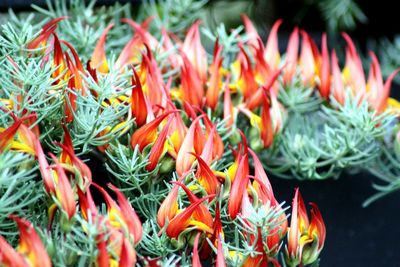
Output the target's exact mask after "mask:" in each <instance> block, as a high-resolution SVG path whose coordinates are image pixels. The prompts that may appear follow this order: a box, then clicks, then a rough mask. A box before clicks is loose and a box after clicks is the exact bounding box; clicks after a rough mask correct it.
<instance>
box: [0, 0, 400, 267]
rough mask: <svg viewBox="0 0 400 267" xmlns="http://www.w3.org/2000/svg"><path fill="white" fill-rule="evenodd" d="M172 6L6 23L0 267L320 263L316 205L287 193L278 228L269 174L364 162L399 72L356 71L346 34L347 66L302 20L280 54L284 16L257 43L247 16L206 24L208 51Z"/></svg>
mask: <svg viewBox="0 0 400 267" xmlns="http://www.w3.org/2000/svg"><path fill="white" fill-rule="evenodd" d="M167 2H168V1H166V2H163V3H164V5H165V6H163V8H164V9H163V11H165V12H166V14H160V13H159V12H157V11H154V12H155V13H154V14H152V15H153V16H149V17H147V18H144V19H143V20H142V22H140V23H139V22H138V21H139V20H133V19H132V16H131V15H130V12H129V6H122V7H121V6H118V5H117V6H114V7H110V8H109V9H108V10H104V9H103V10H102V9H100V10H97V9H94V8H93V5H92V4H91V5H89V6H85V5H83V3H82V2H81V1H72V3H71V4H70V7H69V8H67V7H66V2H64V1H56V5H55V6H53V5H52V4H51V2H49V9H48V10H44V9H42V8H39V7H36V9H38V11H39V12H41V13H42V14H44V15H46V16H47V17H48V19H47V20H46V22H45V23H44V24H43V23H39V24H36V23H35V22H34V19H33V18H32V17H30V18H28V19H26V20H25V21H21V20H19V19H18V18H17V17H16V16H14V15H13V14H11V15H10V19H11V22H9V23H7V24H4V25H2V33H1V35H0V41H1V43H0V44H1V46H0V62H1V63H2V66H3V68H2V69H1V70H0V77H1V78H0V192H1V194H0V210H1V211H2V212H0V234H1V236H0V263H1V265H2V266H3V265H4V266H52V265H54V266H77V265H79V266H134V265H135V264H136V265H139V266H172V265H179V266H186V265H187V266H201V265H202V264H206V263H212V264H215V265H216V266H304V265H317V264H318V259H319V255H320V253H321V251H322V249H323V246H324V242H325V238H326V228H325V224H324V221H323V218H322V215H321V213H320V211H319V209H318V207H317V205H316V204H314V203H310V205H311V211H310V213H311V219H309V217H308V214H307V209H306V206H305V204H304V202H303V199H302V196H301V194H300V192H299V189H296V190H295V194H294V198H293V202H292V209H291V212H290V214H291V215H290V220H289V218H288V214H289V212H288V209H289V207H287V206H286V205H285V203H279V202H278V201H277V199H276V197H275V193H274V191H273V189H272V186H271V183H270V181H269V178H268V176H267V173H269V174H273V175H277V176H283V177H296V178H299V179H326V178H328V177H337V176H338V175H339V174H340V172H341V171H343V170H345V169H348V168H350V167H351V168H363V169H368V168H373V162H377V161H376V159H378V158H381V157H382V155H381V154H382V152H381V148H382V146H384V145H385V144H386V143H385V141H384V140H385V137H386V136H390V135H392V134H395V133H394V132H395V130H394V128H393V127H391V125H393V123H394V121H395V120H396V117H397V114H398V112H399V111H398V107H399V105H398V103H397V102H396V101H395V100H394V99H391V98H389V91H390V84H391V81H392V79H393V78H394V76H395V74H396V73H397V71H395V72H394V73H393V74H392V75H391V76H389V78H388V79H387V81H386V82H385V83H384V82H383V80H382V75H381V71H380V66H379V62H378V60H377V58H376V56H375V55H374V54H371V59H372V63H371V68H370V73H369V77H368V79H366V78H365V76H364V70H363V67H362V64H361V60H360V58H359V56H358V54H357V51H356V49H355V46H354V44H353V42H352V41H351V39H350V37H349V36H348V35H346V34H344V35H343V37H344V39H345V40H346V42H347V48H346V63H345V65H344V67H343V68H342V69H341V68H340V67H339V63H338V59H337V56H336V52H335V51H332V52H329V49H328V44H327V36H326V35H323V37H322V47H321V49H319V48H318V47H317V45H316V44H315V43H314V41H313V40H312V39H311V37H310V36H309V35H308V34H307V33H306V32H305V31H303V30H299V29H297V28H295V29H294V31H293V32H292V34H291V36H290V39H289V43H288V47H287V51H286V53H285V54H284V55H281V54H280V52H279V49H278V29H279V26H280V24H281V23H282V21H280V20H279V21H277V22H276V23H275V24H274V26H273V27H272V29H271V31H270V33H269V36H268V40H267V42H266V44H264V43H263V41H262V40H261V38H260V37H259V35H258V33H257V31H256V29H255V27H254V25H253V24H252V22H251V21H250V20H249V18H247V17H246V16H243V23H244V31H243V27H241V28H238V29H236V30H233V31H232V32H231V33H230V34H227V33H226V32H225V28H224V27H223V26H222V27H219V28H217V30H216V32H215V33H213V32H211V31H210V30H207V29H206V28H204V29H203V32H204V35H205V36H208V37H209V39H210V40H211V41H212V42H213V43H214V48H213V49H210V51H211V52H207V49H205V47H204V46H203V42H204V39H203V40H202V38H201V21H200V20H197V18H196V17H193V18H187V17H185V18H184V19H185V20H182V21H186V22H187V25H182V24H181V25H177V24H176V23H175V22H174V20H172V19H169V17H168V14H175V15H176V14H177V13H178V14H180V13H179V12H178V11H179V10H178V11H177V10H176V8H177V7H176V6H173V5H171V6H167V4H166V3H167ZM177 2H179V1H177ZM182 2H185V1H182ZM189 2H190V1H189ZM203 4H204V2H203V1H200V2H199V1H197V2H196V3H193V5H190V8H192V9H194V10H195V9H196V8H197V9H200V8H201V6H202V5H203ZM154 5H155V4H154V3H153V4H151V3H148V4H147V7H148V8H149V9H147V10H151V8H153V9H154V10H156V6H154ZM182 5H183V3H182ZM146 12H148V11H146ZM146 12H144V11H141V12H140V15H139V18H141V17H140V16H142V17H144V16H145V15H148V13H146ZM168 12H170V13H168ZM181 13H182V14H183V13H185V12H184V11H181ZM182 16H183V15H182ZM152 23H153V24H156V25H158V26H160V25H164V26H166V27H167V28H164V27H157V29H153V28H152V26H151V25H152ZM183 26H185V27H183ZM131 32H133V33H131ZM300 37H301V41H300ZM300 43H301V49H300V51H299V44H300ZM299 52H300V53H299ZM388 146H389V147H390V145H388ZM394 147H397V146H394ZM389 149H390V148H389ZM394 153H395V152H394ZM93 162H98V165H95V164H93ZM99 166H101V167H100V168H101V169H100V170H99V169H98V168H99ZM14 222H15V223H16V224H15V223H14ZM18 233H19V235H18ZM18 240H19V241H18Z"/></svg>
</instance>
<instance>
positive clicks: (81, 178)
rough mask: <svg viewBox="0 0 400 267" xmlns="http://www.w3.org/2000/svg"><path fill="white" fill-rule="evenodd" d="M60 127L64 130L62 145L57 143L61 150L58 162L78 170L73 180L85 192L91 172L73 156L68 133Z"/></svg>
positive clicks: (90, 178) (90, 179)
mask: <svg viewBox="0 0 400 267" xmlns="http://www.w3.org/2000/svg"><path fill="white" fill-rule="evenodd" d="M62 127H63V129H64V144H60V143H57V144H58V146H60V147H61V148H62V152H61V155H60V162H61V163H66V164H68V165H71V166H72V167H74V168H76V170H78V172H75V173H76V174H78V175H75V179H76V180H77V182H78V185H79V187H80V188H81V189H82V190H83V191H86V188H87V187H88V186H89V185H90V183H91V182H92V172H91V171H90V169H89V167H88V166H87V165H86V163H84V162H83V161H82V160H81V159H79V158H78V157H77V156H76V155H75V152H74V147H73V144H72V140H71V136H70V134H69V131H68V129H67V127H66V126H65V125H64V124H62ZM77 176H78V177H77Z"/></svg>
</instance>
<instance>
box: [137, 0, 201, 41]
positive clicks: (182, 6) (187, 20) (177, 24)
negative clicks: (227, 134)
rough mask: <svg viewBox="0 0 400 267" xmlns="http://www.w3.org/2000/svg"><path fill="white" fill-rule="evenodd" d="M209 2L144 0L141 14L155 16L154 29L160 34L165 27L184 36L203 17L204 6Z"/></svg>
mask: <svg viewBox="0 0 400 267" xmlns="http://www.w3.org/2000/svg"><path fill="white" fill-rule="evenodd" d="M207 2H208V0H144V1H143V3H142V5H141V10H140V15H141V16H144V18H146V17H148V16H153V17H154V26H153V28H152V30H153V31H158V32H157V33H158V34H159V33H160V32H159V30H160V29H162V28H164V29H167V30H168V31H170V32H173V33H175V34H178V35H179V36H182V34H184V31H185V30H187V29H188V28H189V27H190V26H191V25H192V23H193V22H194V21H195V20H197V19H199V18H200V17H201V13H202V8H203V7H204V5H205V4H207ZM139 17H140V16H139ZM157 33H156V34H157ZM156 36H157V35H156Z"/></svg>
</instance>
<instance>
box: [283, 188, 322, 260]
mask: <svg viewBox="0 0 400 267" xmlns="http://www.w3.org/2000/svg"><path fill="white" fill-rule="evenodd" d="M310 204H311V206H312V209H311V223H309V221H308V215H307V211H306V209H305V205H304V202H303V199H302V197H301V195H300V192H299V190H298V188H296V191H295V196H294V198H293V203H292V218H291V222H290V230H289V233H288V246H287V248H286V258H287V261H288V262H289V263H290V264H291V265H298V264H302V265H308V264H311V263H313V262H315V261H316V260H317V259H318V256H319V254H320V252H321V250H322V248H323V246H324V243H325V238H326V229H325V224H324V221H323V219H322V216H321V213H320V212H319V210H318V207H317V206H316V205H315V204H314V203H310Z"/></svg>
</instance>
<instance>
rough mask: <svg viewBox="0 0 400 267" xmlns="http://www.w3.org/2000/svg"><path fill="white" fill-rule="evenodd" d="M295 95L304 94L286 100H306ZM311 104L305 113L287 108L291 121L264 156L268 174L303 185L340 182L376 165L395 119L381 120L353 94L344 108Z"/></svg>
mask: <svg viewBox="0 0 400 267" xmlns="http://www.w3.org/2000/svg"><path fill="white" fill-rule="evenodd" d="M290 90H296V88H294V89H289V91H290ZM305 92H307V90H306V91H305ZM296 94H303V93H302V91H301V90H300V91H294V92H289V93H286V94H285V97H286V96H287V95H291V97H290V98H289V99H304V98H302V96H301V97H297V96H293V95H296ZM286 100H287V99H286ZM309 100H310V102H309V103H303V104H302V105H304V107H305V108H301V105H300V109H299V107H298V106H299V105H293V106H294V107H295V109H294V110H292V109H291V108H290V106H289V109H288V112H289V114H288V119H287V122H286V125H285V127H284V129H283V131H282V133H281V135H280V136H279V139H278V141H277V142H276V144H275V146H274V148H273V149H272V150H270V151H267V152H264V153H263V157H264V162H265V163H266V164H267V169H268V170H269V171H270V172H272V173H274V174H275V175H278V176H282V177H286V178H289V177H291V176H292V175H293V176H294V177H296V178H298V179H301V180H302V179H326V178H329V177H339V175H340V173H341V172H342V171H343V170H344V169H346V168H353V169H354V168H355V169H357V168H362V167H363V166H368V165H369V164H372V163H373V162H374V160H375V159H376V158H377V157H378V156H379V154H380V151H381V140H382V138H383V136H384V135H385V134H386V132H387V128H388V126H389V124H390V123H391V122H392V121H393V120H394V116H393V115H391V114H389V113H383V114H380V115H377V114H376V113H375V111H371V110H370V109H369V107H368V103H367V102H366V101H363V100H360V99H354V98H353V97H351V96H350V95H349V94H348V96H347V97H346V101H345V103H344V105H343V106H342V105H340V104H339V103H337V102H336V101H335V99H333V98H331V104H332V106H328V105H321V106H320V108H319V109H317V110H316V109H315V107H316V106H315V103H314V102H315V101H316V100H315V99H314V98H313V97H310V98H309ZM293 102H294V103H296V102H295V100H294V101H293V100H290V101H289V102H285V101H283V104H286V103H293ZM307 110H308V111H307ZM299 111H300V112H302V113H299Z"/></svg>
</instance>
